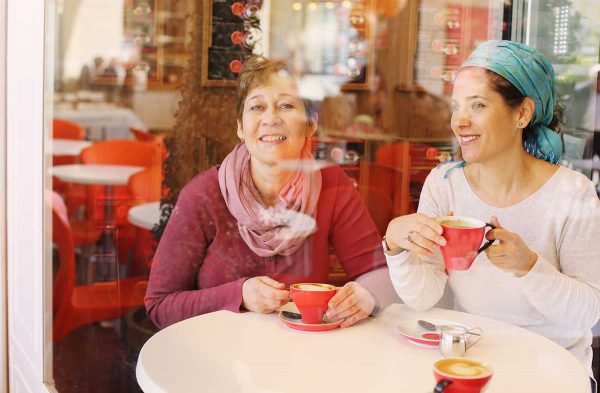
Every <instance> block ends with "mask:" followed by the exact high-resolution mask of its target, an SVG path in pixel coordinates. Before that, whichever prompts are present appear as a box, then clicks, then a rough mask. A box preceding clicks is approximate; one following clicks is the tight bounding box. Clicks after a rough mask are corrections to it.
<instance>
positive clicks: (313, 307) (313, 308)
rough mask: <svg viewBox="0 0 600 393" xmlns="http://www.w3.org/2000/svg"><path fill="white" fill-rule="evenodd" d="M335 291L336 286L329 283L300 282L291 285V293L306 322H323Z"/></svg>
mask: <svg viewBox="0 0 600 393" xmlns="http://www.w3.org/2000/svg"><path fill="white" fill-rule="evenodd" d="M335 293H336V289H335V287H334V286H333V285H329V284H319V283H299V284H292V285H291V286H290V295H291V296H292V300H293V301H294V303H295V304H296V306H297V307H298V310H299V311H300V315H301V316H302V322H304V323H312V324H315V323H321V321H322V320H323V315H324V314H325V312H326V311H327V309H328V308H329V306H328V303H329V300H330V299H331V298H332V297H333V296H334V295H335Z"/></svg>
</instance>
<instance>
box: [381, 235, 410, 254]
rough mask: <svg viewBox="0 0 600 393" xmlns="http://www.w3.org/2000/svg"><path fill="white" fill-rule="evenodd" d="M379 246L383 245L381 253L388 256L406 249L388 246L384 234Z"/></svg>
mask: <svg viewBox="0 0 600 393" xmlns="http://www.w3.org/2000/svg"><path fill="white" fill-rule="evenodd" d="M381 246H382V247H383V253H384V254H385V255H387V256H389V257H393V256H394V255H398V254H400V253H401V252H403V251H406V249H404V248H402V247H398V248H395V249H393V250H392V249H391V248H390V246H389V245H388V244H387V242H386V241H385V236H384V237H383V239H382V240H381Z"/></svg>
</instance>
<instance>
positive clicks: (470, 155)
mask: <svg viewBox="0 0 600 393" xmlns="http://www.w3.org/2000/svg"><path fill="white" fill-rule="evenodd" d="M519 118H520V115H519V110H518V109H512V108H510V107H509V106H508V105H507V104H506V102H505V101H504V99H503V98H502V96H501V95H500V94H498V93H497V92H496V91H494V90H493V89H492V88H491V87H490V84H489V77H488V76H487V74H486V71H485V70H484V69H483V68H478V67H468V68H465V69H463V70H461V71H460V72H459V74H458V75H457V77H456V80H455V82H454V89H453V91H452V120H451V126H452V131H453V133H454V136H455V137H456V139H457V140H458V142H459V144H460V147H461V152H462V156H463V159H464V160H465V161H467V162H470V163H474V162H481V161H483V160H487V159H490V158H494V157H498V156H499V155H502V154H503V153H504V152H506V151H507V150H509V149H513V148H514V147H515V144H518V145H522V136H521V133H522V131H521V129H519V128H518V127H517V126H516V125H517V123H518V121H519Z"/></svg>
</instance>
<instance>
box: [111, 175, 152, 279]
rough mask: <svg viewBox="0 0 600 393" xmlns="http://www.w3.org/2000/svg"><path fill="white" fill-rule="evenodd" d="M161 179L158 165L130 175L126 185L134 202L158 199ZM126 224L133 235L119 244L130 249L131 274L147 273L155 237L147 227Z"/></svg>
mask: <svg viewBox="0 0 600 393" xmlns="http://www.w3.org/2000/svg"><path fill="white" fill-rule="evenodd" d="M162 180H163V172H162V169H161V168H159V167H151V168H148V169H145V170H143V171H142V172H138V173H136V174H134V175H132V176H131V177H130V178H129V183H128V186H129V188H130V190H131V192H132V194H133V196H134V201H135V202H134V203H135V204H140V203H146V202H155V201H160V198H161V195H162V193H161V185H162ZM127 226H128V227H129V228H128V229H130V230H131V232H132V233H133V236H132V237H131V238H128V239H127V240H131V241H130V242H129V241H127V240H125V241H121V242H120V243H119V245H122V246H125V247H127V248H128V249H129V250H130V255H131V272H132V274H136V275H137V274H140V275H143V274H147V273H148V272H149V269H150V265H151V264H152V259H153V258H154V250H155V249H156V246H157V245H158V244H157V242H156V239H154V237H153V236H152V233H151V232H150V231H149V230H147V229H144V228H139V227H137V226H134V225H132V224H128V225H127ZM128 232H129V231H128Z"/></svg>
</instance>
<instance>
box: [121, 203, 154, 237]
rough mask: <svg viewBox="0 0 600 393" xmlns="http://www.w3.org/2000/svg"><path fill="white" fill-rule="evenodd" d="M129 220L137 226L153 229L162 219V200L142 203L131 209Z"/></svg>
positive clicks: (128, 215)
mask: <svg viewBox="0 0 600 393" xmlns="http://www.w3.org/2000/svg"><path fill="white" fill-rule="evenodd" d="M127 220H128V221H129V222H130V223H132V224H133V225H135V226H138V227H140V228H144V229H148V230H150V229H152V228H154V225H155V224H157V223H158V221H159V220H160V202H149V203H142V204H141V205H137V206H134V207H132V208H131V209H129V212H128V213H127Z"/></svg>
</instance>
